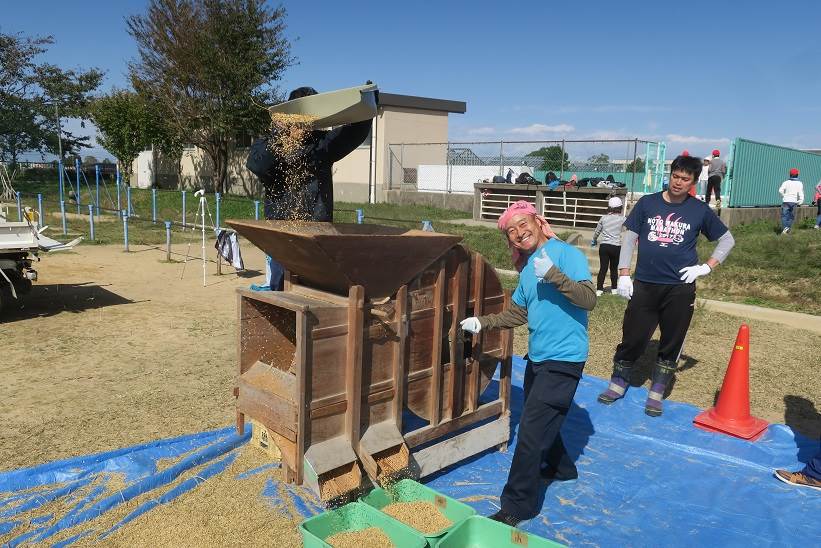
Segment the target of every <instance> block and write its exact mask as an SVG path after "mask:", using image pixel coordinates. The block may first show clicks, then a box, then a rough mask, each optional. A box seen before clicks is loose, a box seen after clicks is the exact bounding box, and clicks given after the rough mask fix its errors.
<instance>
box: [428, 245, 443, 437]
mask: <svg viewBox="0 0 821 548" xmlns="http://www.w3.org/2000/svg"><path fill="white" fill-rule="evenodd" d="M444 315H445V261H440V262H439V274H438V275H437V276H436V283H435V284H434V286H433V338H432V339H431V358H430V359H431V369H432V373H433V376H432V377H431V383H430V387H431V394H430V411H429V416H430V424H431V425H433V426H436V425H437V424H439V422H440V421H441V417H442V324H443V322H444Z"/></svg>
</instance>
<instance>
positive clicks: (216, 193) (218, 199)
mask: <svg viewBox="0 0 821 548" xmlns="http://www.w3.org/2000/svg"><path fill="white" fill-rule="evenodd" d="M214 196H216V197H217V226H216V227H215V228H219V227H220V200H221V198H220V193H219V192H215V193H214ZM202 222H203V224H205V219H203V220H202Z"/></svg>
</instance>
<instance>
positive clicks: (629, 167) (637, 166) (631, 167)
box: [624, 157, 644, 173]
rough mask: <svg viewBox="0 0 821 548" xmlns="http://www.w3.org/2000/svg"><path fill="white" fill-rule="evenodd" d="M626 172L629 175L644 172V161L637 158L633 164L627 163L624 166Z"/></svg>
mask: <svg viewBox="0 0 821 548" xmlns="http://www.w3.org/2000/svg"><path fill="white" fill-rule="evenodd" d="M624 171H626V172H627V173H633V172H635V173H638V172H640V171H644V160H642V159H641V158H638V157H637V158H636V159H635V160H633V161H632V162H627V163H626V164H625V165H624Z"/></svg>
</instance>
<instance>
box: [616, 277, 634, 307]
mask: <svg viewBox="0 0 821 548" xmlns="http://www.w3.org/2000/svg"><path fill="white" fill-rule="evenodd" d="M616 293H618V294H619V297H624V298H625V299H627V300H628V301H629V300H630V297H632V296H633V280H632V279H630V276H619V282H618V283H617V284H616Z"/></svg>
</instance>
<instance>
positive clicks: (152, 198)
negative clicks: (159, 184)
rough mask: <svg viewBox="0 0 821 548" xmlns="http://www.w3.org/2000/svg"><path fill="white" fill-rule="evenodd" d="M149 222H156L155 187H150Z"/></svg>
mask: <svg viewBox="0 0 821 548" xmlns="http://www.w3.org/2000/svg"><path fill="white" fill-rule="evenodd" d="M151 222H152V223H154V224H157V189H156V188H152V189H151Z"/></svg>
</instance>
